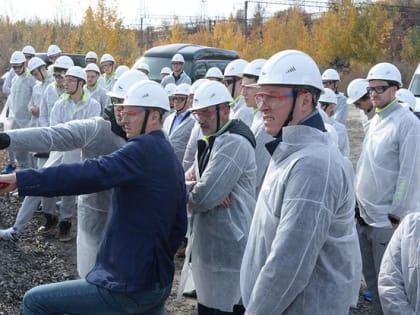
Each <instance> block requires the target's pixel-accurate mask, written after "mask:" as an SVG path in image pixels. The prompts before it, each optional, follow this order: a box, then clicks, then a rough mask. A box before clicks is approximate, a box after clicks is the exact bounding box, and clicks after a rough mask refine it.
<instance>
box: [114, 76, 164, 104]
mask: <svg viewBox="0 0 420 315" xmlns="http://www.w3.org/2000/svg"><path fill="white" fill-rule="evenodd" d="M122 105H124V106H141V107H155V108H160V109H163V110H165V111H169V110H170V107H169V100H168V95H167V94H166V91H165V89H164V88H163V87H162V85H160V84H159V83H157V82H155V81H151V80H147V81H141V82H139V83H135V84H134V85H133V86H131V87H130V88H129V89H128V92H127V94H126V95H125V97H124V103H123V104H122Z"/></svg>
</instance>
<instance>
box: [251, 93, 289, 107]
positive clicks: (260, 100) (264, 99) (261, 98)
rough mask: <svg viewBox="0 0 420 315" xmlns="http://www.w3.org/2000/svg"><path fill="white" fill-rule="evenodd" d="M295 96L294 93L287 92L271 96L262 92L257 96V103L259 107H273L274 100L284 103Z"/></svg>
mask: <svg viewBox="0 0 420 315" xmlns="http://www.w3.org/2000/svg"><path fill="white" fill-rule="evenodd" d="M291 96H293V93H292V92H287V93H284V94H270V93H265V92H260V93H256V94H255V102H256V103H257V106H258V107H261V106H262V105H263V104H264V103H265V104H266V105H269V106H270V105H273V103H274V100H279V101H284V99H285V98H286V97H291Z"/></svg>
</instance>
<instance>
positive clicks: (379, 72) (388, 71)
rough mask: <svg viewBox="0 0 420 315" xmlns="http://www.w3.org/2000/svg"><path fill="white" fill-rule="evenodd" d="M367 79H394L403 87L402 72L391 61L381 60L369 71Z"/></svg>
mask: <svg viewBox="0 0 420 315" xmlns="http://www.w3.org/2000/svg"><path fill="white" fill-rule="evenodd" d="M366 80H368V81H370V80H383V81H393V82H396V83H397V84H398V86H399V87H402V85H403V84H402V80H401V72H400V70H398V68H397V67H396V66H394V65H393V64H392V63H389V62H381V63H378V64H376V65H374V66H373V67H372V68H371V69H370V70H369V72H368V75H367V77H366Z"/></svg>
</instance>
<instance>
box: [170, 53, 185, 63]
mask: <svg viewBox="0 0 420 315" xmlns="http://www.w3.org/2000/svg"><path fill="white" fill-rule="evenodd" d="M172 62H182V63H184V62H185V60H184V57H183V56H182V55H181V54H175V55H174V56H173V57H172V60H171V63H172Z"/></svg>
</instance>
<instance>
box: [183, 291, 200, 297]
mask: <svg viewBox="0 0 420 315" xmlns="http://www.w3.org/2000/svg"><path fill="white" fill-rule="evenodd" d="M182 296H184V297H186V298H190V299H196V298H197V291H195V290H192V291H187V292H184V293H182Z"/></svg>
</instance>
